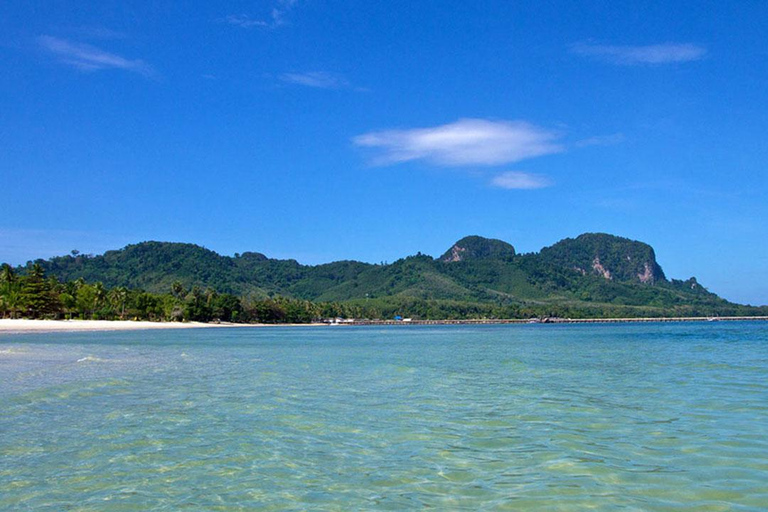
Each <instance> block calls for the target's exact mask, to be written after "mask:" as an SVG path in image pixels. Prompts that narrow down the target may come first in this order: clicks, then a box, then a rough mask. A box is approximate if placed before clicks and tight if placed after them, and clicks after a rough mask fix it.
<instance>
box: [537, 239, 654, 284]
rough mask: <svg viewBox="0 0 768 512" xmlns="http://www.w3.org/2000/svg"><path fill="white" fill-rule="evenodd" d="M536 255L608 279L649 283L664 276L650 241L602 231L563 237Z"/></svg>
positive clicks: (551, 262) (549, 261)
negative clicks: (643, 241) (649, 243)
mask: <svg viewBox="0 0 768 512" xmlns="http://www.w3.org/2000/svg"><path fill="white" fill-rule="evenodd" d="M538 257H539V258H541V259H542V261H543V262H545V263H549V264H552V265H557V266H560V267H564V268H572V269H574V270H577V271H579V272H581V273H585V274H590V273H592V274H596V275H599V276H602V277H604V278H606V279H611V280H617V281H625V282H641V283H650V284H653V283H656V282H659V281H665V280H666V277H665V276H664V271H663V270H662V269H661V267H660V266H659V264H658V263H657V262H656V254H655V253H654V251H653V248H652V247H651V246H650V245H648V244H645V243H642V242H637V241H634V240H629V239H628V238H621V237H617V236H613V235H607V234H604V233H585V234H583V235H580V236H578V237H577V238H575V239H574V238H566V239H565V240H561V241H560V242H557V243H556V244H555V245H553V246H551V247H545V248H544V249H542V250H541V252H540V253H539V255H538Z"/></svg>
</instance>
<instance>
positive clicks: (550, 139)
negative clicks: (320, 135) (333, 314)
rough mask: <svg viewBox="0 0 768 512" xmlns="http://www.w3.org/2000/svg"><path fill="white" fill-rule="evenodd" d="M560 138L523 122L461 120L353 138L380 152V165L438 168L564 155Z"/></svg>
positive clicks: (361, 144)
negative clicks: (420, 164)
mask: <svg viewBox="0 0 768 512" xmlns="http://www.w3.org/2000/svg"><path fill="white" fill-rule="evenodd" d="M559 138H560V134H559V133H558V132H555V131H551V130H546V129H543V128H539V127H537V126H534V125H532V124H530V123H528V122H525V121H488V120H485V119H460V120H458V121H456V122H454V123H450V124H445V125H442V126H435V127H432V128H414V129H408V130H387V131H379V132H370V133H366V134H363V135H359V136H357V137H354V138H353V142H354V143H355V144H356V145H357V146H360V147H365V148H374V149H378V150H380V152H381V154H380V155H379V156H378V157H377V158H376V159H375V161H374V163H376V164H379V165H386V164H395V163H399V162H408V161H411V160H424V161H427V162H429V163H432V164H435V165H443V166H464V165H500V164H507V163H511V162H518V161H520V160H525V159H527V158H533V157H537V156H542V155H548V154H551V153H559V152H561V151H563V150H564V148H563V146H562V145H560V144H558V143H557V140H558V139H559Z"/></svg>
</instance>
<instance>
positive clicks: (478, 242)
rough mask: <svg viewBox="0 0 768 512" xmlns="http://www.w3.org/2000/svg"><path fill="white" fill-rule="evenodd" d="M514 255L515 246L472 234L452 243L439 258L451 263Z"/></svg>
mask: <svg viewBox="0 0 768 512" xmlns="http://www.w3.org/2000/svg"><path fill="white" fill-rule="evenodd" d="M514 255H515V248H514V247H512V245H510V244H508V243H507V242H504V241H503V240H496V239H493V238H484V237H482V236H477V235H472V236H466V237H464V238H462V239H461V240H459V241H458V242H456V243H455V244H453V246H452V247H451V248H450V249H448V250H447V251H446V252H445V253H444V254H443V255H442V256H440V258H439V259H440V261H442V262H444V263H453V262H456V261H467V260H482V259H502V258H508V257H511V256H514Z"/></svg>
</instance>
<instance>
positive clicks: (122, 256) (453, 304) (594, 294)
mask: <svg viewBox="0 0 768 512" xmlns="http://www.w3.org/2000/svg"><path fill="white" fill-rule="evenodd" d="M35 263H37V264H39V265H40V266H41V267H42V268H43V269H44V271H45V272H46V274H47V275H51V276H55V277H56V278H58V279H59V280H61V281H64V282H66V281H73V280H76V279H83V280H84V281H85V282H101V283H103V284H104V286H105V287H107V288H112V287H118V286H119V287H126V288H129V289H143V290H146V291H149V292H153V293H168V292H169V290H170V289H171V286H172V284H173V283H175V282H178V283H180V284H181V285H183V286H184V287H185V288H188V289H192V288H194V287H199V288H201V289H212V290H216V291H217V292H219V293H229V294H235V295H238V296H241V297H247V298H251V299H264V298H267V297H275V296H282V297H287V298H293V299H301V300H309V301H318V302H337V303H350V304H357V305H361V306H367V307H370V306H375V307H378V308H379V310H381V311H383V313H382V314H388V313H390V312H392V311H403V312H404V313H405V314H411V315H421V316H425V317H441V316H443V317H445V316H451V315H453V314H454V313H451V311H453V312H456V311H458V312H459V313H456V314H457V315H459V316H471V315H473V314H475V315H523V314H526V313H525V312H526V311H529V310H530V311H544V312H545V313H548V314H554V315H560V316H590V315H592V316H601V315H610V316H617V315H627V316H655V315H672V314H676V315H681V316H683V315H696V314H699V315H712V314H721V315H726V314H756V312H757V310H756V309H754V308H748V307H747V306H741V305H736V304H732V303H729V302H727V301H725V300H723V299H721V298H719V297H718V296H717V295H715V294H713V293H710V292H708V291H707V290H706V289H705V288H704V287H702V286H701V285H699V284H698V282H697V281H696V280H695V279H694V278H691V279H689V280H687V281H677V280H668V279H667V278H666V276H665V275H664V272H663V270H662V269H661V267H660V266H659V264H658V263H657V261H656V257H655V254H654V251H653V248H651V247H650V246H649V245H647V244H644V243H642V242H637V241H633V240H629V239H626V238H621V237H617V236H613V235H608V234H601V233H588V234H584V235H581V236H579V237H577V238H574V239H570V238H569V239H565V240H562V241H560V242H558V243H556V244H554V245H553V246H551V247H546V248H544V249H542V250H541V252H539V253H531V254H517V253H516V252H515V249H514V247H513V246H512V245H510V244H508V243H506V242H503V241H501V240H492V239H487V238H483V237H479V236H469V237H466V238H463V239H461V240H459V241H458V242H456V243H455V244H454V245H452V246H451V247H450V248H449V249H448V250H447V251H446V252H445V253H444V254H443V255H441V256H440V257H438V258H432V257H430V256H425V255H422V254H417V255H415V256H409V257H406V258H403V259H400V260H398V261H396V262H394V263H391V264H387V265H373V264H368V263H361V262H356V261H338V262H334V263H328V264H324V265H316V266H310V265H301V264H300V263H298V262H297V261H295V260H277V259H270V258H268V257H266V256H264V255H263V254H260V253H253V252H248V253H243V254H236V255H235V256H233V257H230V256H221V255H219V254H217V253H215V252H213V251H211V250H208V249H205V248H203V247H200V246H197V245H192V244H182V243H168V242H144V243H139V244H135V245H129V246H127V247H125V248H123V249H120V250H116V251H109V252H107V253H105V254H103V255H100V256H85V255H80V254H73V255H70V256H61V257H56V258H51V259H50V260H38V261H36V262H35ZM18 270H19V271H20V272H22V273H23V272H24V269H18ZM750 311H751V313H750Z"/></svg>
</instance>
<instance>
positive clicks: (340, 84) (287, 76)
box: [278, 71, 350, 89]
mask: <svg viewBox="0 0 768 512" xmlns="http://www.w3.org/2000/svg"><path fill="white" fill-rule="evenodd" d="M278 78H280V80H282V81H283V82H287V83H290V84H297V85H304V86H306V87H316V88H319V89H344V88H347V87H349V86H350V84H349V82H348V81H347V79H346V78H344V77H343V76H341V75H337V74H334V73H327V72H325V71H308V72H305V73H284V74H282V75H280V76H279V77H278Z"/></svg>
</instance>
